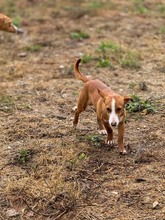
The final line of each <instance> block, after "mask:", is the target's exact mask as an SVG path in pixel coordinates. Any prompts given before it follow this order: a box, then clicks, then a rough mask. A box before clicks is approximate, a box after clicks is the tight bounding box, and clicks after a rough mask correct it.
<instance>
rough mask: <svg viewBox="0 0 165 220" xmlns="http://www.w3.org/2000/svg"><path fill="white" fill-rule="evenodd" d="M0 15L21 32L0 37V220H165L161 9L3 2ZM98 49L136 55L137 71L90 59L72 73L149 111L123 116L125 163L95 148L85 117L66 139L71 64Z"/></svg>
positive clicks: (72, 96) (98, 141)
mask: <svg viewBox="0 0 165 220" xmlns="http://www.w3.org/2000/svg"><path fill="white" fill-rule="evenodd" d="M0 11H1V12H2V13H5V14H6V15H9V16H11V17H12V18H13V20H15V23H16V24H17V25H20V27H21V28H23V29H24V30H25V33H24V34H23V35H21V36H20V35H19V36H18V35H14V34H10V33H4V32H0V157H1V159H0V219H4V220H6V219H35V220H40V219H46V220H48V219H52V220H56V219H62V220H67V219H73V220H111V219H113V220H136V219H141V220H163V219H165V163H164V158H165V148H164V140H165V136H164V125H165V123H164V103H165V102H164V94H165V89H164V86H165V84H164V82H165V81H164V79H165V78H164V77H165V55H164V51H165V23H164V22H165V4H164V1H163V0H162V1H161V0H159V1H156V0H151V1H149V0H148V1H147V0H146V1H142V0H141V1H140V0H135V1H125V0H123V1H94V0H93V1H85V0H79V1H73V0H65V1H48V0H43V1H40V0H39V1H37V0H24V1H9V0H8V1H1V4H0ZM79 31H81V32H82V33H86V34H88V36H87V37H84V36H82V37H79V36H77V35H76V33H78V32H79ZM75 35H76V36H75ZM79 38H80V39H79ZM81 38H82V39H81ZM107 41H111V42H114V43H116V44H117V45H120V46H122V47H124V48H126V49H127V50H130V51H134V50H135V51H138V53H139V54H140V56H139V57H140V58H139V60H138V61H139V65H140V67H139V68H132V67H131V68H130V66H129V65H128V66H127V65H126V66H121V63H120V62H116V61H115V59H110V61H111V62H112V64H113V67H112V66H111V67H105V68H101V67H98V65H97V62H98V61H97V60H95V59H91V60H90V61H89V62H87V63H83V64H82V65H81V67H80V68H81V70H82V71H83V72H84V73H86V74H87V75H90V76H91V77H92V78H99V79H102V80H103V81H104V82H105V83H106V84H107V85H110V86H111V87H112V88H113V89H114V90H116V91H118V92H120V93H121V94H125V95H128V94H129V95H133V94H136V95H137V96H140V97H141V98H142V99H144V100H145V99H151V100H152V104H153V105H154V108H155V110H156V111H155V113H154V114H144V112H143V113H141V112H137V113H128V115H127V123H126V131H125V145H126V147H127V148H128V154H127V155H126V156H122V155H119V153H118V151H117V148H110V147H108V146H106V145H105V144H104V139H105V137H104V136H103V137H102V136H100V135H98V131H97V123H96V115H95V112H94V111H93V109H91V108H88V109H87V111H86V112H84V113H82V115H81V117H80V121H79V125H78V128H77V130H73V129H72V120H73V113H72V111H71V109H72V107H73V106H75V103H76V100H77V96H78V92H79V90H80V88H81V86H82V82H80V81H78V80H76V79H75V77H74V73H73V63H74V62H75V60H76V59H77V58H79V57H82V56H83V55H86V54H88V55H89V56H92V55H93V54H95V55H96V54H97V53H98V52H97V49H98V47H99V45H100V44H101V42H107ZM141 85H145V87H144V86H143V87H142V86H141ZM115 140H116V135H115Z"/></svg>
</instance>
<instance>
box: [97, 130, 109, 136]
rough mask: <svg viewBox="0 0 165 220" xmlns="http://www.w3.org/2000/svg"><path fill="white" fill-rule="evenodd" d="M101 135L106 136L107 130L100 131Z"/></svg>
mask: <svg viewBox="0 0 165 220" xmlns="http://www.w3.org/2000/svg"><path fill="white" fill-rule="evenodd" d="M99 134H103V135H105V134H107V131H106V130H104V129H103V130H99Z"/></svg>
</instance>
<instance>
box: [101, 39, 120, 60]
mask: <svg viewBox="0 0 165 220" xmlns="http://www.w3.org/2000/svg"><path fill="white" fill-rule="evenodd" d="M119 50H120V47H119V45H117V44H116V43H114V42H112V41H110V42H101V43H100V45H99V47H98V49H97V51H98V52H101V53H102V55H103V57H104V58H106V57H107V55H108V54H109V53H117V52H118V51H119Z"/></svg>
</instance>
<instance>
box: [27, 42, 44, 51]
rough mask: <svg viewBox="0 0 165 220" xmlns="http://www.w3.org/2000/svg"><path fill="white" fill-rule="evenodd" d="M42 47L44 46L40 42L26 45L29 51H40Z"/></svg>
mask: <svg viewBox="0 0 165 220" xmlns="http://www.w3.org/2000/svg"><path fill="white" fill-rule="evenodd" d="M41 47H42V46H41V45H40V44H34V45H30V46H26V47H25V50H26V51H29V52H38V51H40V50H41Z"/></svg>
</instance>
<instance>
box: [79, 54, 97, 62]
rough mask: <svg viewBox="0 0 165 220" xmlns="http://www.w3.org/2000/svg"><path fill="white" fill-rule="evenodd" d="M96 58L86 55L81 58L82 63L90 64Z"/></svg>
mask: <svg viewBox="0 0 165 220" xmlns="http://www.w3.org/2000/svg"><path fill="white" fill-rule="evenodd" d="M93 59H94V58H93V57H92V56H91V55H89V54H84V55H83V56H82V57H81V62H82V63H88V62H90V61H91V60H93Z"/></svg>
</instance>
